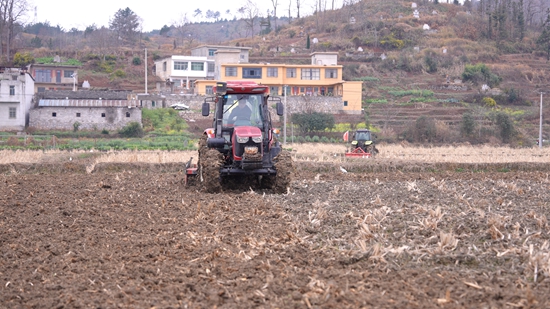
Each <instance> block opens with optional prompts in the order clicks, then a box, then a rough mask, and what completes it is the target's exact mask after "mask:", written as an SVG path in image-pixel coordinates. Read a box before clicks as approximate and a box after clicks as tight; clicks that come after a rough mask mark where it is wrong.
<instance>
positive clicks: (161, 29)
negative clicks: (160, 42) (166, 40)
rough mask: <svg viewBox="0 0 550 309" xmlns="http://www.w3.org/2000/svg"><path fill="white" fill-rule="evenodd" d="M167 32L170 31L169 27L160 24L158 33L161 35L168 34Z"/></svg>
mask: <svg viewBox="0 0 550 309" xmlns="http://www.w3.org/2000/svg"><path fill="white" fill-rule="evenodd" d="M168 32H170V27H168V26H167V25H164V26H162V28H160V32H159V34H160V35H162V36H168Z"/></svg>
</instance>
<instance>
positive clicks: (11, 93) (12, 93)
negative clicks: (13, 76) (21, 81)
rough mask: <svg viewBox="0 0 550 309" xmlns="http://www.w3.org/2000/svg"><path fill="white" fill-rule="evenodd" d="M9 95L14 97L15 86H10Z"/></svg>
mask: <svg viewBox="0 0 550 309" xmlns="http://www.w3.org/2000/svg"><path fill="white" fill-rule="evenodd" d="M10 95H15V86H13V85H10Z"/></svg>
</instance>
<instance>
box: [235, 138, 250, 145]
mask: <svg viewBox="0 0 550 309" xmlns="http://www.w3.org/2000/svg"><path fill="white" fill-rule="evenodd" d="M246 142H248V136H245V137H240V136H237V143H239V144H244V143H246Z"/></svg>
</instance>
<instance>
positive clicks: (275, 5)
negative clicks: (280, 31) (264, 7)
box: [271, 0, 279, 31]
mask: <svg viewBox="0 0 550 309" xmlns="http://www.w3.org/2000/svg"><path fill="white" fill-rule="evenodd" d="M278 2H279V0H271V4H272V5H273V18H274V19H275V31H277V4H278Z"/></svg>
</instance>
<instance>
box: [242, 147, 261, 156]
mask: <svg viewBox="0 0 550 309" xmlns="http://www.w3.org/2000/svg"><path fill="white" fill-rule="evenodd" d="M244 153H246V154H247V155H255V154H257V153H258V147H255V146H248V147H244Z"/></svg>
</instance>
